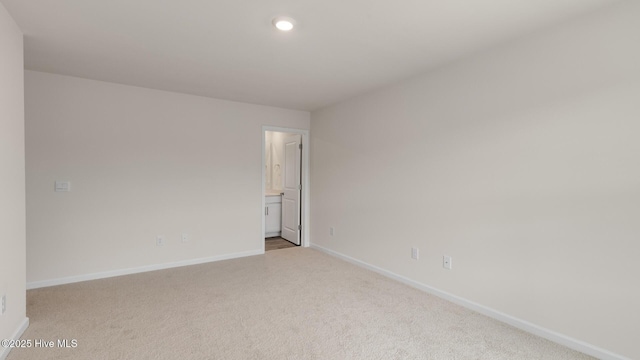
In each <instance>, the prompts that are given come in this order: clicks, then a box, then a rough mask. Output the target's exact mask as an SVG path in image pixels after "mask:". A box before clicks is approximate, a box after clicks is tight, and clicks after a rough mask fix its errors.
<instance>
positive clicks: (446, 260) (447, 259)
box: [442, 255, 452, 270]
mask: <svg viewBox="0 0 640 360" xmlns="http://www.w3.org/2000/svg"><path fill="white" fill-rule="evenodd" d="M451 266H452V265H451V256H446V255H445V256H443V257H442V267H443V268H445V269H448V270H451Z"/></svg>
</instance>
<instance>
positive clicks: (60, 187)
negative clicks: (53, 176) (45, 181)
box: [55, 181, 71, 192]
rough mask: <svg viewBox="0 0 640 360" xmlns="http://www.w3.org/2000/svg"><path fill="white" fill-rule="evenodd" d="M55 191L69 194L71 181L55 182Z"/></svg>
mask: <svg viewBox="0 0 640 360" xmlns="http://www.w3.org/2000/svg"><path fill="white" fill-rule="evenodd" d="M55 191H56V192H69V191H71V183H70V182H69V181H56V182H55Z"/></svg>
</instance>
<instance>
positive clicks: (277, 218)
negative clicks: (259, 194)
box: [264, 194, 282, 238]
mask: <svg viewBox="0 0 640 360" xmlns="http://www.w3.org/2000/svg"><path fill="white" fill-rule="evenodd" d="M281 217H282V197H281V196H280V195H279V194H278V195H267V196H266V197H265V207H264V237H266V238H267V237H273V236H280V226H281V224H280V223H281Z"/></svg>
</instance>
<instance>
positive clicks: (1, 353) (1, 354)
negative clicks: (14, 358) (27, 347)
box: [0, 318, 29, 360]
mask: <svg viewBox="0 0 640 360" xmlns="http://www.w3.org/2000/svg"><path fill="white" fill-rule="evenodd" d="M28 327H29V318H24V320H22V322H21V323H20V326H18V328H17V329H16V331H14V332H13V335H11V337H10V338H9V339H10V340H18V339H20V337H21V336H22V334H24V331H25V330H27V328H28ZM10 351H11V348H10V347H0V360H5V359H6V358H7V356H8V355H9V352H10Z"/></svg>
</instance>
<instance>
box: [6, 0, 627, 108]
mask: <svg viewBox="0 0 640 360" xmlns="http://www.w3.org/2000/svg"><path fill="white" fill-rule="evenodd" d="M0 1H1V2H2V3H3V4H4V5H5V7H6V8H7V9H8V10H9V12H10V13H11V15H12V16H13V17H14V19H15V20H16V21H17V22H18V24H19V26H20V27H21V28H22V30H23V31H24V33H25V67H26V68H27V69H30V70H38V71H46V72H53V73H59V74H65V75H72V76H79V77H85V78H90V79H97V80H104V81H110V82H116V83H122V84H130V85H137V86H142V87H148V88H155V89H161V90H170V91H177V92H183V93H189V94H196V95H203V96H209V97H214V98H220V99H229V100H235V101H243V102H249V103H256V104H265V105H272V106H278V107H284V108H291V109H302V110H314V109H317V108H319V107H323V106H326V105H329V104H332V103H335V102H338V101H341V100H344V99H347V98H350V97H352V96H355V95H358V94H361V93H364V92H368V91H371V90H373V89H375V88H377V87H380V86H383V85H385V84H389V83H393V82H396V81H398V80H400V79H403V78H407V77H410V76H412V75H415V74H418V73H421V72H424V71H427V70H429V69H430V68H433V67H435V66H438V65H441V64H442V63H444V62H447V61H451V60H453V59H455V58H458V57H460V56H463V55H464V54H468V53H470V52H474V51H478V50H479V49H481V48H483V47H487V46H491V45H494V44H496V43H499V42H501V41H505V40H508V39H513V38H516V37H518V36H522V35H523V34H526V33H529V32H531V31H534V30H536V29H538V28H541V27H544V26H548V25H550V24H554V23H557V22H560V21H563V20H566V19H568V18H570V17H574V16H577V15H578V14H579V13H582V12H585V11H590V10H592V9H595V8H597V7H599V6H604V5H606V4H608V3H612V2H617V1H618V0H438V1H436V0H395V1H392V0H179V1H176V0H55V1H52V0H0ZM277 15H287V16H291V17H293V18H295V19H296V20H297V22H298V25H297V27H296V28H295V29H294V30H293V31H292V32H290V33H281V32H278V31H277V30H275V29H274V28H273V26H272V25H271V20H272V19H273V17H275V16H277Z"/></svg>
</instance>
